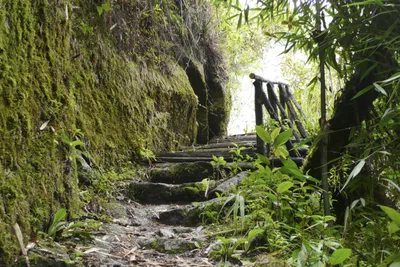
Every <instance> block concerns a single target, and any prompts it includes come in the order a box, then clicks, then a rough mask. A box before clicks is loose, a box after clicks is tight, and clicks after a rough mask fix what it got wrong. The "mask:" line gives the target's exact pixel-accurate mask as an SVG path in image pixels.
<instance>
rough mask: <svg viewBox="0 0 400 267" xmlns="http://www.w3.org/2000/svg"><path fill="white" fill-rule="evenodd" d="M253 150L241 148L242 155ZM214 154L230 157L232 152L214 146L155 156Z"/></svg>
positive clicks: (207, 155)
mask: <svg viewBox="0 0 400 267" xmlns="http://www.w3.org/2000/svg"><path fill="white" fill-rule="evenodd" d="M254 152H255V150H254V149H253V148H246V149H243V150H242V155H246V154H249V153H254ZM213 155H215V156H218V157H219V156H223V157H231V155H232V153H230V152H229V149H227V148H214V149H202V150H195V151H178V152H164V153H159V154H157V155H156V158H157V157H212V156H213Z"/></svg>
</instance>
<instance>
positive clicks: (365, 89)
mask: <svg viewBox="0 0 400 267" xmlns="http://www.w3.org/2000/svg"><path fill="white" fill-rule="evenodd" d="M371 89H372V86H368V87H367V88H364V89H362V90H361V91H360V92H358V93H357V94H356V95H355V96H353V98H352V99H351V100H354V99H356V98H358V97H360V96H362V95H363V94H365V93H367V92H368V91H370V90H371Z"/></svg>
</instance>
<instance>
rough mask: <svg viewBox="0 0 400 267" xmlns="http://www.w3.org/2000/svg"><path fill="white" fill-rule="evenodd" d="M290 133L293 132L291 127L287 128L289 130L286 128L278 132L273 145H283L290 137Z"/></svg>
mask: <svg viewBox="0 0 400 267" xmlns="http://www.w3.org/2000/svg"><path fill="white" fill-rule="evenodd" d="M292 133H293V130H292V129H289V130H286V131H284V132H282V133H280V134H279V135H278V136H277V137H276V138H275V139H274V147H275V148H277V147H279V146H280V145H283V144H284V143H286V142H287V141H288V140H289V139H290V137H292Z"/></svg>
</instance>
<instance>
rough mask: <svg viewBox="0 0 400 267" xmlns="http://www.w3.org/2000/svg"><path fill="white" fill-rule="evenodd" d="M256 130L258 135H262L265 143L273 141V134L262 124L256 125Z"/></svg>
mask: <svg viewBox="0 0 400 267" xmlns="http://www.w3.org/2000/svg"><path fill="white" fill-rule="evenodd" d="M256 132H257V135H258V137H260V138H261V140H263V141H264V142H265V143H270V142H271V136H270V135H269V133H268V132H267V131H266V130H265V129H264V128H263V127H262V126H256Z"/></svg>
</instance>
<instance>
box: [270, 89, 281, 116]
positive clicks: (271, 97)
mask: <svg viewBox="0 0 400 267" xmlns="http://www.w3.org/2000/svg"><path fill="white" fill-rule="evenodd" d="M271 90H273V85H271V84H270V83H269V84H267V95H268V100H269V102H270V103H271V106H272V108H273V109H274V112H275V113H276V114H278V112H277V110H278V106H277V104H276V101H275V99H274V97H273V96H272V95H271ZM278 118H279V117H278Z"/></svg>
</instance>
